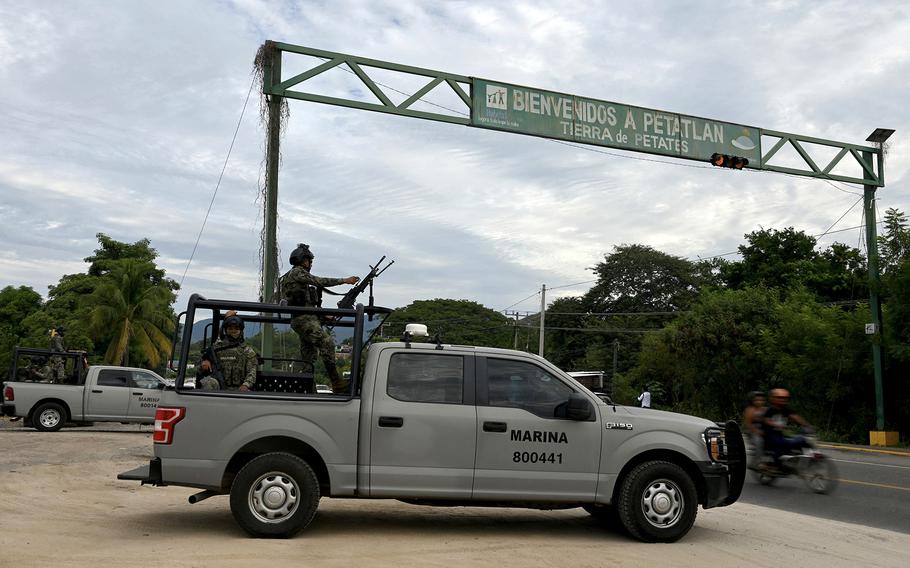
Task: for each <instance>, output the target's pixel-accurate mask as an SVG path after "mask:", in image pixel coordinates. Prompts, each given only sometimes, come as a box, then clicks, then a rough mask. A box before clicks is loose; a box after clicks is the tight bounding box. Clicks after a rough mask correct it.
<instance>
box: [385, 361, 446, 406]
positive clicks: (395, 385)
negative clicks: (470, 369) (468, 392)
mask: <svg viewBox="0 0 910 568" xmlns="http://www.w3.org/2000/svg"><path fill="white" fill-rule="evenodd" d="M463 389H464V358H463V357H461V356H457V355H439V354H435V353H433V354H423V353H396V354H394V355H392V360H391V362H390V363H389V380H388V385H387V387H386V392H387V393H388V395H389V396H390V397H392V398H394V399H396V400H401V401H405V402H440V403H449V404H461V403H462V399H463Z"/></svg>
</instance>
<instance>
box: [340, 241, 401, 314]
mask: <svg viewBox="0 0 910 568" xmlns="http://www.w3.org/2000/svg"><path fill="white" fill-rule="evenodd" d="M384 260H385V255H383V256H382V258H380V259H379V262H377V263H376V264H375V265H372V266H370V272H369V274H367V275H366V276H364V277H363V279H362V280H361V281H360V282H358V283H357V284H355V285H354V287H353V288H351V289H350V290H348V291H347V293H346V294H345V295H344V297H343V298H341V299H340V300H338V307H339V308H342V309H348V310H349V309H351V308H353V307H354V302H356V301H357V296H359V295H360V294H361V293H362V292H363V291H364V290H366V287H367V286H369V287H370V304H369V305H371V306H372V305H373V279H374V278H376V277H377V276H379V275H380V274H382V273H383V272H385V271H386V270H388V268H389V267H390V266H392V265H393V264H395V261H394V260H390V261H389V263H388V264H386V265H385V266H383V267H380V265H381V264H382V262H383V261H384ZM370 319H372V316H370Z"/></svg>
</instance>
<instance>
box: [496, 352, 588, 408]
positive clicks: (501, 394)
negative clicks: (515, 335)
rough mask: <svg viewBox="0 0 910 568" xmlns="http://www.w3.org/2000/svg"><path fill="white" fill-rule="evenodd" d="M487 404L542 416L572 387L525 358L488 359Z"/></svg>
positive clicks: (567, 397)
mask: <svg viewBox="0 0 910 568" xmlns="http://www.w3.org/2000/svg"><path fill="white" fill-rule="evenodd" d="M487 388H488V391H489V392H488V397H489V399H488V400H489V405H490V406H507V407H512V408H522V409H524V410H527V411H528V412H531V413H533V414H536V415H537V416H540V417H542V418H553V416H554V413H555V412H554V411H555V409H556V406H557V405H558V404H561V403H563V402H566V401H567V400H568V399H569V395H570V394H572V393H573V392H574V391H573V390H572V387H570V386H569V385H567V384H565V383H564V382H562V381H561V380H560V379H559V378H558V377H556V376H554V375H552V374H550V373H549V372H548V371H545V370H544V369H542V368H540V367H538V366H537V365H533V364H531V363H527V362H524V361H512V360H510V359H493V358H488V359H487Z"/></svg>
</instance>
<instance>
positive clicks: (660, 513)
mask: <svg viewBox="0 0 910 568" xmlns="http://www.w3.org/2000/svg"><path fill="white" fill-rule="evenodd" d="M617 512H618V513H619V519H620V521H622V525H623V526H624V527H625V528H626V530H627V531H629V534H631V535H632V536H634V537H635V538H637V539H638V540H641V541H644V542H676V541H677V540H679V539H680V538H682V537H683V536H685V534H686V533H687V532H689V529H691V528H692V525H693V524H695V515H696V514H697V513H698V494H697V492H696V490H695V483H694V482H693V481H692V478H691V477H689V474H688V473H686V472H685V470H683V468H681V467H680V466H678V465H676V464H675V463H671V462H666V461H649V462H644V463H642V464H639V465H638V466H636V467H635V468H634V469H633V470H632V471H630V472H629V473H628V474H627V475H626V476H625V477H624V478H623V480H622V482H621V485H620V491H619V501H618V507H617Z"/></svg>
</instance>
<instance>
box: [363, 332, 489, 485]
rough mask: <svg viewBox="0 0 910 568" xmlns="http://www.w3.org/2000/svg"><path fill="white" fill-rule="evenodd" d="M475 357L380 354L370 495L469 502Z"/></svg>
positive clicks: (434, 353) (414, 352)
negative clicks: (459, 499)
mask: <svg viewBox="0 0 910 568" xmlns="http://www.w3.org/2000/svg"><path fill="white" fill-rule="evenodd" d="M473 359H474V358H473V355H472V354H465V353H457V352H446V351H436V350H433V351H419V350H417V349H414V350H407V351H397V352H396V351H392V350H385V351H383V353H382V355H381V356H380V360H379V369H380V371H379V373H378V374H377V377H376V383H375V387H374V390H373V412H372V417H371V421H372V423H371V427H370V495H371V496H372V497H382V496H393V497H407V496H414V497H440V498H462V499H467V498H470V496H471V484H472V481H473V475H474V446H475V442H476V440H475V437H476V431H475V430H476V424H477V414H476V409H475V407H474V391H475V387H474V360H473Z"/></svg>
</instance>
